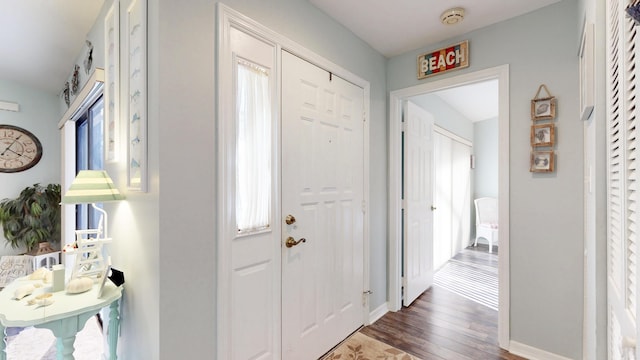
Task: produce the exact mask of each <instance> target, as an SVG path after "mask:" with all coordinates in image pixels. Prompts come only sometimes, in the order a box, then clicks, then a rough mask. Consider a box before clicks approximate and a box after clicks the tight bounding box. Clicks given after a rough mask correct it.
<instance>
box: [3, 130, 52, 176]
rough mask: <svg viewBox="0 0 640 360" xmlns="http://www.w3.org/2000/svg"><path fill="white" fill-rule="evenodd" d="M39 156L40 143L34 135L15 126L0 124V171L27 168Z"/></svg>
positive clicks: (32, 164)
mask: <svg viewBox="0 0 640 360" xmlns="http://www.w3.org/2000/svg"><path fill="white" fill-rule="evenodd" d="M41 157H42V145H41V144H40V140H38V138H37V137H35V135H33V134H32V133H30V132H29V131H27V130H25V129H21V128H19V127H17V126H11V125H0V172H5V173H12V172H18V171H24V170H27V169H29V168H31V167H33V166H34V165H35V164H37V163H38V161H40V158H41Z"/></svg>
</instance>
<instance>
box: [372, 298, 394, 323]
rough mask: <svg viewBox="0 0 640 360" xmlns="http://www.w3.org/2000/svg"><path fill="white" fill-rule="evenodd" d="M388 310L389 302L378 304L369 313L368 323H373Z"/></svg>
mask: <svg viewBox="0 0 640 360" xmlns="http://www.w3.org/2000/svg"><path fill="white" fill-rule="evenodd" d="M388 312H389V303H387V302H385V303H384V304H382V305H380V306H378V307H377V308H376V309H374V310H373V311H371V312H370V313H369V324H373V323H374V322H376V321H377V320H378V319H380V318H381V317H383V316H384V314H386V313H388Z"/></svg>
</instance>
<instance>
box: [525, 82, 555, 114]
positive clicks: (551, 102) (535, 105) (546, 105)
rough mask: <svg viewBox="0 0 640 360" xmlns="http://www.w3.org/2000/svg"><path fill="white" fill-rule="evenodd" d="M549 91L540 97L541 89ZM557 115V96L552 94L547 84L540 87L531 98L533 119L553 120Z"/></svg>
mask: <svg viewBox="0 0 640 360" xmlns="http://www.w3.org/2000/svg"><path fill="white" fill-rule="evenodd" d="M543 89H544V91H545V92H546V93H547V96H546V97H540V91H542V90H543ZM555 117H556V97H555V96H552V95H551V93H550V92H549V89H547V86H546V85H545V84H542V85H540V86H539V87H538V92H536V96H535V97H534V98H533V99H532V100H531V120H553V119H555Z"/></svg>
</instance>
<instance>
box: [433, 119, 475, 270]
mask: <svg viewBox="0 0 640 360" xmlns="http://www.w3.org/2000/svg"><path fill="white" fill-rule="evenodd" d="M441 132H442V133H441ZM445 134H447V135H445ZM463 141H465V140H463V139H459V138H457V136H456V135H455V134H450V133H448V131H446V130H443V129H441V128H436V131H435V134H434V150H433V151H434V153H435V156H434V158H435V160H434V172H435V180H434V181H435V186H434V188H435V191H434V204H435V205H434V206H435V207H436V208H437V209H436V210H435V212H434V240H433V248H434V268H435V269H436V270H437V269H439V268H440V267H441V266H443V265H444V264H445V263H446V262H447V261H449V259H451V258H452V257H453V256H454V255H455V254H457V253H458V252H459V251H460V250H462V249H464V248H465V247H467V246H468V245H469V241H470V237H471V206H472V205H471V204H472V203H471V167H470V156H471V146H470V145H469V144H467V143H463Z"/></svg>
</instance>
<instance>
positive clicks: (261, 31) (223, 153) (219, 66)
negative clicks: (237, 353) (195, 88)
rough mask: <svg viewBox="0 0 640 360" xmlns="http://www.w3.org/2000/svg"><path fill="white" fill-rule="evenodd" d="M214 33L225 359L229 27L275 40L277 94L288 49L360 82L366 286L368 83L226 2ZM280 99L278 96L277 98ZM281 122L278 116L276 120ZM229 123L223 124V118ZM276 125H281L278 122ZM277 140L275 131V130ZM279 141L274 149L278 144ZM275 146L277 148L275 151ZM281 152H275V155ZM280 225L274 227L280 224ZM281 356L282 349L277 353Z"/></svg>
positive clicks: (223, 353) (220, 333) (219, 313)
mask: <svg viewBox="0 0 640 360" xmlns="http://www.w3.org/2000/svg"><path fill="white" fill-rule="evenodd" d="M216 19H217V24H216V27H217V38H216V43H217V44H216V49H217V55H216V70H217V71H216V75H215V76H216V79H215V80H216V83H217V86H216V95H215V96H216V99H217V104H216V105H217V109H216V119H215V121H216V129H217V132H218V135H217V150H218V155H217V164H216V169H217V177H216V179H217V182H218V183H217V186H216V189H217V194H216V212H217V215H216V219H215V220H216V226H217V232H216V236H215V238H216V241H217V253H216V260H217V272H218V274H217V286H216V289H217V310H216V322H217V331H216V346H217V349H218V350H217V357H218V358H220V359H226V358H229V354H230V352H231V349H230V344H231V339H230V338H229V336H228V334H229V333H230V331H229V330H230V329H231V324H232V322H233V319H231V317H230V316H229V314H230V313H231V311H230V309H231V305H232V299H231V298H230V297H229V296H228V293H229V289H230V287H231V285H232V284H231V263H230V258H231V247H230V245H229V244H228V243H227V242H225V241H224V239H225V237H226V235H227V234H229V233H230V231H231V232H232V231H233V229H230V228H229V226H230V225H229V221H227V220H228V219H227V217H228V215H229V202H228V199H227V197H228V195H226V194H227V189H229V187H230V186H231V185H230V183H231V181H232V178H231V175H232V174H231V173H230V171H231V169H228V168H226V167H225V164H227V165H228V164H229V159H228V157H229V156H230V152H229V151H228V149H227V148H228V147H229V146H230V144H233V143H234V142H233V137H232V134H231V133H230V132H229V124H227V123H228V119H232V118H233V115H232V114H233V109H232V105H231V103H232V96H233V95H232V92H231V91H230V90H231V89H233V88H234V84H233V81H232V78H231V77H230V76H227V75H226V74H230V73H231V72H232V61H231V50H230V41H229V29H230V28H232V27H233V28H236V29H239V30H241V31H242V32H244V33H246V34H250V35H252V36H255V37H256V38H258V39H261V40H263V41H265V42H267V43H271V44H274V46H275V47H276V49H277V53H278V55H277V56H278V58H277V66H276V68H277V77H278V79H277V80H276V81H277V82H278V85H277V88H278V96H279V93H280V83H279V82H280V79H279V77H280V67H281V57H280V51H281V50H286V51H288V52H290V53H292V54H295V55H297V56H299V57H301V58H303V59H304V60H306V61H308V62H310V63H312V64H314V65H316V66H318V67H320V68H323V69H325V70H327V71H329V72H331V73H333V74H335V75H337V76H339V77H341V78H343V79H345V80H347V81H349V82H351V83H353V84H355V85H357V86H359V87H361V88H362V89H363V91H364V106H363V114H362V118H363V121H364V129H363V132H364V134H363V144H364V174H363V175H364V176H363V179H364V181H363V191H364V196H363V198H364V203H363V204H362V207H363V212H364V215H363V236H364V264H363V265H364V269H363V273H364V284H363V289H365V290H368V289H370V285H369V284H370V280H369V276H370V255H369V253H370V239H369V237H370V225H369V224H370V223H369V221H370V220H369V201H370V195H369V193H370V176H369V167H370V164H369V152H370V145H369V121H370V111H371V110H370V93H371V90H370V87H371V86H370V84H369V82H368V81H367V80H364V79H362V78H360V77H359V76H357V75H355V74H354V73H352V72H350V71H348V70H346V69H345V68H343V67H341V66H339V65H337V64H335V63H333V62H331V61H329V60H327V59H325V58H323V57H322V56H319V55H317V54H315V53H313V52H312V51H310V50H308V49H307V48H305V47H304V46H302V45H300V44H298V43H296V42H294V41H291V40H289V39H288V38H286V37H284V36H282V35H280V34H278V33H276V32H274V31H272V30H271V29H269V28H267V27H265V26H263V25H262V24H260V23H258V22H256V21H255V20H253V19H251V18H249V17H247V16H245V15H243V14H241V13H240V12H237V11H235V10H233V9H231V8H230V7H228V6H226V5H224V4H222V3H218V4H217V14H216ZM278 103H279V101H278ZM276 113H277V114H278V116H280V109H278V110H277V111H276ZM278 121H279V120H278ZM225 122H227V123H225ZM278 128H279V127H278ZM278 139H279V135H278ZM279 146H280V145H279V144H278V149H279ZM278 151H279V150H278ZM278 155H279V154H278ZM273 171H275V172H276V173H277V174H280V164H274V168H273ZM279 177H280V175H278V182H277V183H278V186H277V187H276V188H277V189H276V194H275V196H274V201H275V202H276V205H275V212H274V214H273V218H272V219H273V220H272V223H274V224H280V223H281V222H282V219H281V209H280V206H281V204H280V201H279V199H280V198H281V190H280V188H279V184H280V179H279ZM279 227H280V226H277V228H279ZM369 307H370V305H369V302H368V301H367V302H366V303H365V305H364V307H363V314H362V318H363V324H365V325H368V324H369V318H370V317H369ZM273 330H274V336H276V337H277V339H278V341H279V339H280V336H281V329H273ZM277 356H280V354H277Z"/></svg>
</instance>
